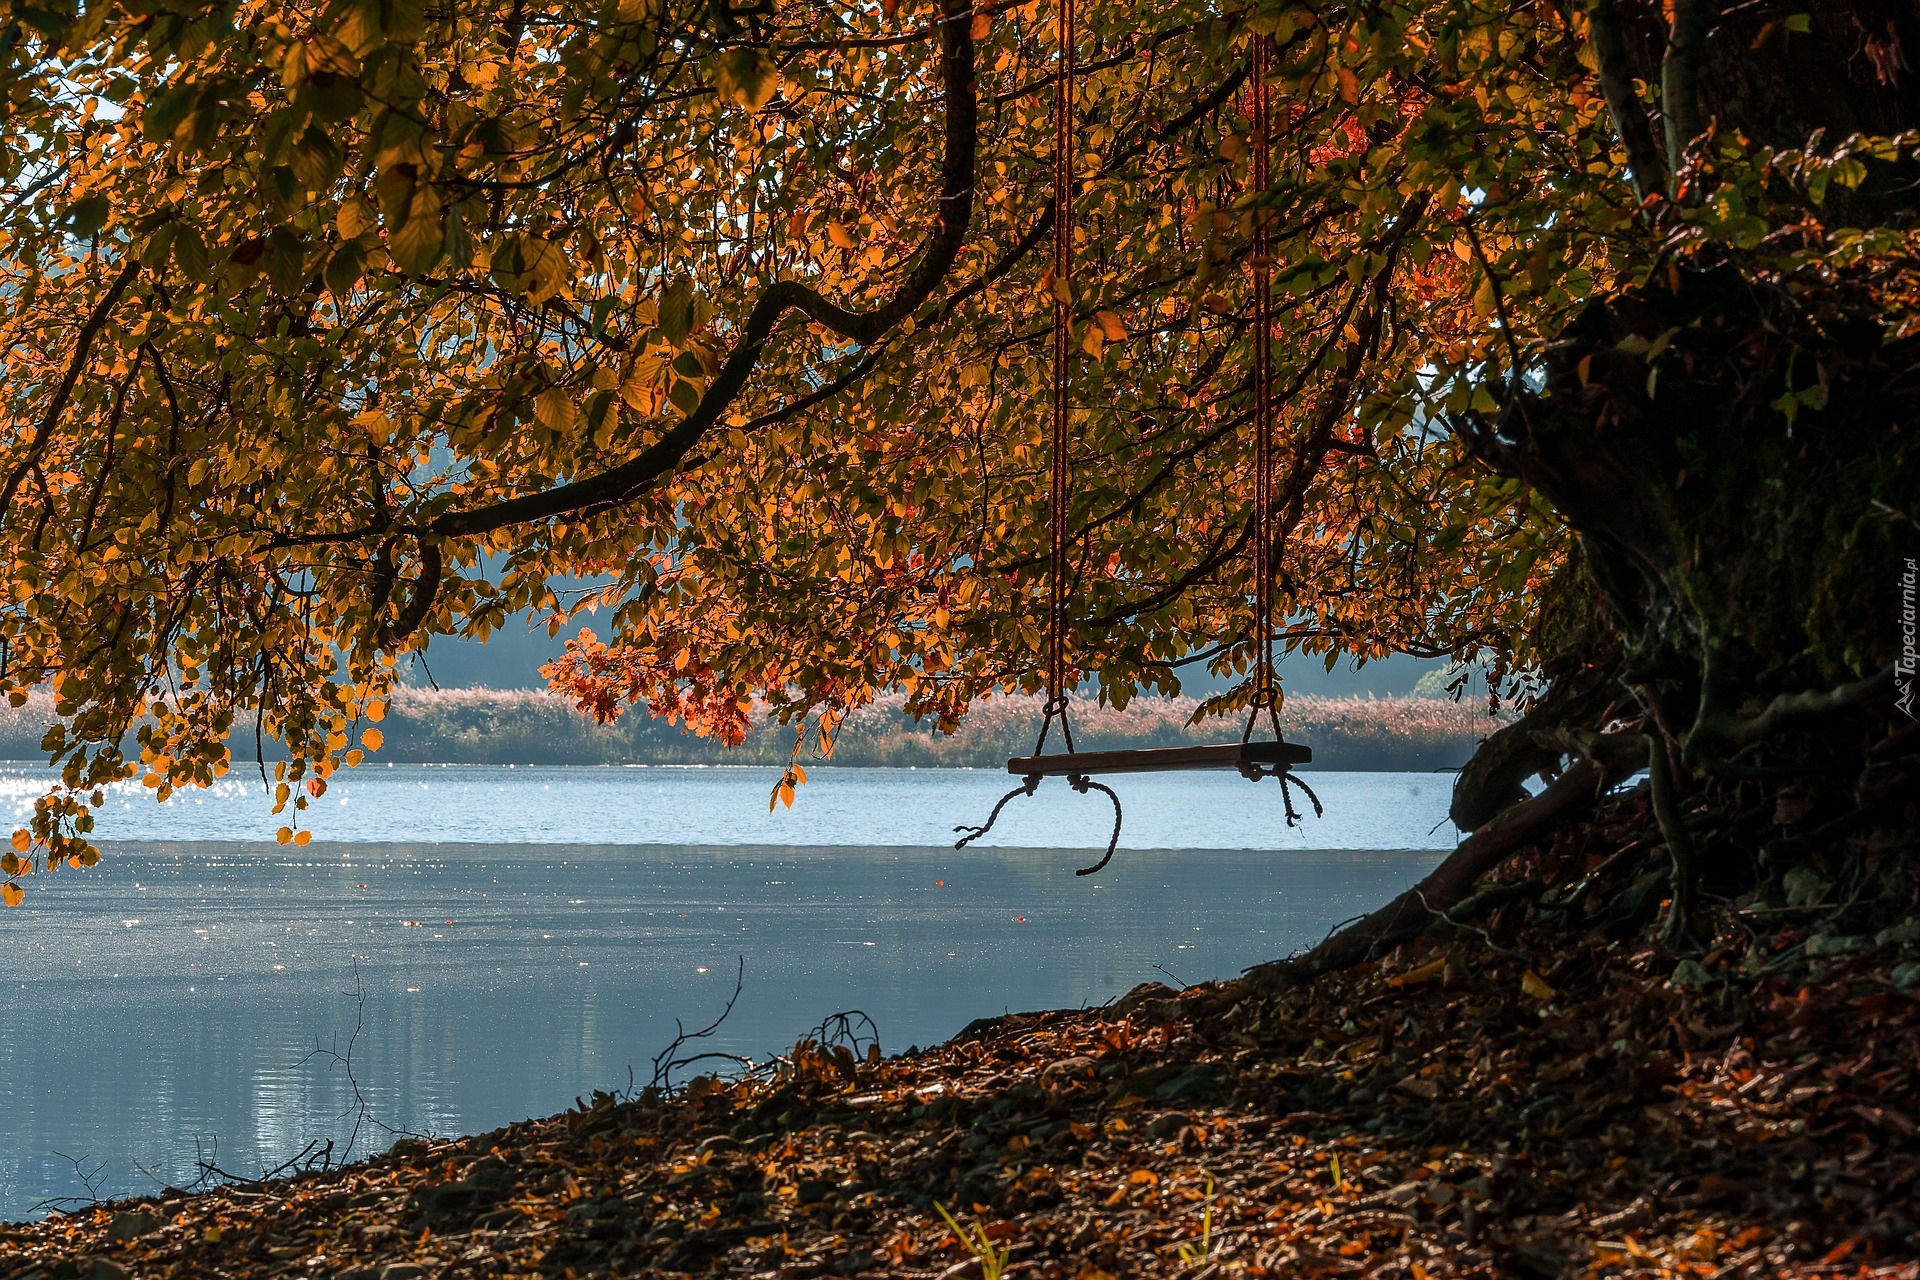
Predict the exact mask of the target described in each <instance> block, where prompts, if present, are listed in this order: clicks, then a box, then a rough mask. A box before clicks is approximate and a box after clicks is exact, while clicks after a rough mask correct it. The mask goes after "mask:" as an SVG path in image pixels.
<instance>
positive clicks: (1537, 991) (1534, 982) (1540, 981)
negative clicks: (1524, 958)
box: [1520, 969, 1559, 1000]
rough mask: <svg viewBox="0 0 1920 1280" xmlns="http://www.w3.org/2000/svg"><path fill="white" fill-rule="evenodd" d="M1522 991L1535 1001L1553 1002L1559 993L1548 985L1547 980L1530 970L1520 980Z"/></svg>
mask: <svg viewBox="0 0 1920 1280" xmlns="http://www.w3.org/2000/svg"><path fill="white" fill-rule="evenodd" d="M1520 989H1521V990H1522V991H1524V992H1526V993H1527V994H1528V995H1530V996H1532V997H1533V998H1534V999H1535V1000H1551V999H1553V998H1554V996H1556V995H1558V994H1559V993H1558V992H1556V991H1555V990H1554V989H1553V988H1552V987H1550V986H1548V985H1547V980H1546V979H1545V978H1543V977H1541V976H1540V975H1539V974H1537V973H1535V972H1534V971H1533V970H1531V969H1529V970H1527V971H1526V973H1525V974H1524V975H1523V976H1522V977H1521V979H1520Z"/></svg>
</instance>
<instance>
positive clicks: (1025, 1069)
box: [0, 913, 1920, 1280]
mask: <svg viewBox="0 0 1920 1280" xmlns="http://www.w3.org/2000/svg"><path fill="white" fill-rule="evenodd" d="M1515 914H1524V913H1515ZM1493 924H1494V925H1495V926H1496V927H1495V928H1493V929H1491V930H1477V929H1476V930H1472V931H1461V932H1459V933H1457V934H1455V935H1454V936H1453V937H1452V938H1451V939H1450V940H1447V939H1440V940H1433V939H1427V940H1417V941H1416V942H1414V943H1411V944H1407V945H1404V946H1402V947H1401V948H1400V949H1399V950H1398V951H1396V952H1394V953H1393V954H1392V955H1390V956H1388V957H1386V958H1385V959H1384V960H1382V961H1378V962H1370V963H1369V964H1366V965H1363V966H1360V967H1359V968H1357V969H1354V970H1351V971H1348V972H1345V973H1340V974H1335V975H1330V976H1326V977H1322V978H1320V979H1319V980H1317V981H1316V982H1314V983H1313V984H1312V985H1310V986H1304V987H1298V988H1294V989H1280V990H1276V989H1274V988H1273V987H1271V986H1269V985H1261V984H1258V983H1256V982H1254V981H1250V980H1242V981H1236V982H1227V983H1218V984H1203V985H1200V986H1197V987H1192V988H1189V989H1187V990H1185V991H1180V992H1176V991H1174V990H1172V989H1170V988H1167V987H1162V986H1159V985H1157V984H1154V985H1149V986H1146V987H1142V988H1139V989H1137V990H1136V991H1134V992H1133V993H1131V994H1130V995H1128V996H1127V997H1126V998H1124V999H1123V1000H1121V1001H1119V1002H1117V1003H1115V1004H1114V1005H1112V1006H1110V1007H1107V1008H1104V1009H1094V1010H1084V1011H1071V1012H1051V1013H1038V1014H1016V1015H1011V1016H1007V1017H1003V1018H997V1019H992V1020H987V1021H983V1022H982V1023H979V1024H976V1025H974V1026H972V1027H969V1028H968V1029H967V1030H966V1031H964V1032H962V1033H961V1034H960V1035H959V1036H957V1037H955V1038H954V1039H953V1040H952V1041H951V1042H949V1043H947V1044H944V1045H941V1046H938V1047H936V1048H933V1049H928V1050H925V1051H921V1052H913V1053H909V1054H906V1055H902V1056H896V1057H891V1058H882V1057H880V1056H879V1055H877V1054H867V1055H865V1056H864V1057H862V1056H857V1055H856V1054H854V1053H852V1052H844V1051H843V1052H836V1051H835V1049H834V1047H833V1046H815V1045H803V1046H802V1047H801V1048H800V1050H799V1051H797V1052H796V1053H795V1055H794V1056H793V1057H792V1058H791V1059H790V1060H788V1061H787V1062H786V1064H785V1065H784V1067H783V1068H782V1069H781V1070H780V1071H778V1072H776V1073H773V1074H772V1075H769V1076H759V1077H752V1078H748V1079H743V1080H735V1081H728V1080H723V1079H718V1078H704V1079H699V1080H695V1081H693V1082H692V1083H691V1084H690V1085H689V1086H688V1087H686V1088H684V1089H682V1090H678V1091H676V1092H674V1093H672V1094H663V1093H659V1092H651V1093H645V1094H642V1095H641V1096H639V1097H638V1098H633V1099H622V1098H619V1097H616V1096H614V1095H611V1094H604V1093H603V1094H597V1095H595V1097H594V1098H593V1100H592V1101H591V1102H589V1103H585V1104H583V1105H582V1106H581V1107H580V1108H578V1109H576V1110H573V1111H569V1112H567V1113H565V1114H563V1115H558V1116H554V1117H551V1118H548V1119H544V1120H537V1121H529V1122H525V1123H521V1124H515V1125H510V1126H508V1127H506V1128H503V1129H499V1130H496V1131H494V1132H492V1133H488V1134H482V1135H479V1136H476V1137H469V1138H458V1139H448V1140H406V1141H402V1142H400V1143H399V1144H397V1145H396V1146H395V1147H394V1148H393V1149H392V1150H391V1151H389V1152H387V1153H386V1154H385V1155H382V1156H380V1157H378V1158H376V1159H372V1160H369V1161H366V1162H365V1163H363V1164H359V1165H354V1166H349V1167H347V1168H345V1169H341V1170H337V1171H334V1172H330V1173H325V1174H319V1175H314V1176H302V1177H297V1178H292V1179H289V1180H286V1181H282V1182H277V1183H271V1184H265V1185H252V1186H247V1185H232V1186H226V1187H221V1188H217V1189H214V1190H210V1191H205V1192H201V1193H197V1194H192V1195H188V1194H185V1193H172V1192H169V1193H167V1194H166V1195H164V1196H162V1197H150V1198H146V1199H143V1200H139V1201H124V1202H119V1203H115V1204H108V1205H103V1206H97V1207H90V1208H86V1209H82V1210H80V1211H77V1212H74V1213H70V1214H61V1215H55V1216H52V1217H49V1218H47V1219H45V1220H44V1221H41V1222H37V1223H31V1224H24V1225H16V1226H12V1227H8V1228H0V1276H4V1277H6V1278H7V1280H42V1278H45V1280H66V1278H69V1277H72V1278H76V1280H80V1278H86V1280H118V1277H122V1276H130V1277H139V1278H144V1277H149V1276H151V1277H165V1278H167V1280H173V1278H175V1277H183V1276H213V1277H233V1278H234V1280H241V1278H252V1277H267V1276H322V1275H324V1276H328V1277H334V1276H339V1277H348V1278H350V1280H411V1278H412V1277H442V1276H445V1277H462V1278H464V1277H507V1276H526V1277H531V1276H541V1277H570V1278H575V1280H582V1278H585V1277H601V1276H633V1275H662V1276H677V1275H687V1276H708V1275H713V1276H741V1277H757V1278H759V1280H806V1278H811V1277H832V1276H865V1277H877V1276H902V1277H928V1278H934V1277H945V1278H946V1280H960V1278H961V1277H978V1276H980V1275H981V1263H980V1256H979V1255H980V1254H981V1253H982V1251H983V1245H985V1246H991V1248H992V1249H993V1250H994V1251H995V1253H996V1256H1006V1257H1010V1261H1008V1262H1007V1264H1006V1269H1005V1272H1004V1274H1005V1275H1007V1276H1009V1277H1014V1276H1027V1277H1036V1278H1043V1280H1104V1278H1106V1277H1132V1276H1151V1275H1165V1276H1176V1275H1180V1276H1200V1275H1206V1276H1216V1277H1224V1276H1239V1275H1244V1276H1251V1277H1265V1276H1287V1277H1296V1276H1298V1277H1312V1276H1329V1277H1332V1276H1379V1277H1396V1278H1399V1277H1406V1278H1409V1280H1442V1278H1443V1277H1488V1278H1493V1277H1530V1276H1538V1277H1555V1276H1569V1277H1602V1276H1606V1277H1612V1276H1622V1277H1625V1276H1649V1277H1651V1276H1663V1277H1669V1276H1701V1277H1732V1276H1840V1275H1846V1276H1876V1277H1904V1278H1906V1280H1916V1277H1920V1245H1917V1244H1916V1241H1915V1236H1916V1231H1917V1230H1920V1225H1917V1223H1916V1216H1917V1215H1920V1209H1917V1208H1916V1206H1920V1135H1917V1134H1916V1126H1915V1119H1914V1117H1915V1116H1916V1114H1920V1099H1917V1098H1916V1096H1915V1072H1916V1070H1917V1069H1920V1067H1917V1066H1916V1064H1920V1002H1917V1001H1916V1000H1915V999H1914V998H1913V997H1912V996H1910V995H1908V994H1905V993H1903V992H1902V991H1901V990H1899V989H1898V988H1897V987H1896V986H1895V985H1894V984H1893V983H1892V982H1891V981H1890V980H1889V979H1888V977H1887V976H1886V974H1885V973H1884V972H1883V970H1884V965H1883V964H1881V963H1880V962H1879V961H1880V960H1881V959H1884V957H1879V956H1878V955H1877V953H1876V952H1874V951H1872V950H1867V951H1862V952H1859V953H1857V954H1852V955H1848V956H1845V957H1842V958H1840V959H1839V960H1838V961H1837V962H1835V963H1833V964H1831V965H1827V966H1824V967H1823V968H1822V969H1821V971H1819V972H1818V973H1817V974H1815V973H1814V972H1812V971H1802V972H1800V973H1798V975H1797V976H1796V975H1795V974H1793V973H1791V972H1763V973H1762V974H1761V975H1760V976H1758V977H1751V976H1743V971H1742V969H1741V966H1740V965H1738V964H1737V963H1736V959H1737V958H1736V957H1733V956H1731V954H1725V955H1719V954H1709V955H1708V956H1707V957H1706V959H1705V960H1703V961H1691V962H1689V963H1692V964H1694V965H1695V968H1697V969H1698V970H1699V973H1700V977H1701V978H1704V979H1706V980H1705V981H1700V980H1699V978H1690V979H1689V980H1688V981H1686V982H1684V983H1675V982H1673V981H1670V980H1669V977H1670V976H1671V975H1673V974H1674V972H1675V966H1674V963H1673V959H1672V957H1671V956H1670V955H1666V954H1664V953H1662V952H1660V951H1658V950H1657V949H1655V948H1653V947H1651V946H1650V945H1644V944H1640V943H1634V942H1629V943H1625V944H1623V943H1619V942H1612V943H1610V942H1607V941H1605V940H1603V939H1600V938H1579V939H1574V940H1569V939H1568V937H1567V935H1566V934H1565V933H1557V932H1551V931H1548V930H1544V929H1541V928H1537V927H1529V926H1527V925H1526V924H1525V923H1524V922H1523V923H1521V924H1519V925H1517V926H1514V927H1509V928H1505V929H1500V928H1498V927H1497V926H1498V924H1499V916H1498V915H1496V917H1495V919H1494V921H1493ZM1682 976H1685V975H1682ZM841 1048H844V1046H841ZM942 1206H944V1207H945V1209H946V1211H947V1212H948V1213H951V1215H952V1218H953V1220H954V1221H957V1222H959V1223H961V1224H963V1227H964V1229H966V1230H967V1231H968V1233H969V1239H968V1240H967V1241H964V1242H963V1241H962V1240H961V1239H960V1238H958V1236H957V1235H956V1233H955V1231H954V1230H953V1229H952V1227H951V1226H950V1225H949V1224H948V1222H947V1221H945V1220H943V1219H944V1218H945V1217H946V1214H944V1213H943V1212H942V1211H941V1210H942ZM974 1231H977V1232H978V1233H979V1235H978V1237H977V1238H974V1237H973V1236H972V1232H974ZM1203 1242H1204V1248H1202V1247H1201V1246H1202V1244H1203Z"/></svg>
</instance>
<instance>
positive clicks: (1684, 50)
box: [1660, 0, 1713, 195]
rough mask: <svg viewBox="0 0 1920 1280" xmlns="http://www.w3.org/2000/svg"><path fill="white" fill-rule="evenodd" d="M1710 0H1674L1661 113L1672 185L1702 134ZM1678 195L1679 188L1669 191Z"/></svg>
mask: <svg viewBox="0 0 1920 1280" xmlns="http://www.w3.org/2000/svg"><path fill="white" fill-rule="evenodd" d="M1708 3H1709V0H1673V26H1672V27H1671V28H1670V29H1669V31H1668V32H1667V54H1666V57H1665V58H1663V59H1661V62H1660V113H1661V116H1662V118H1663V119H1664V120H1665V122H1666V129H1667V159H1668V161H1669V163H1670V165H1671V172H1670V173H1669V174H1668V175H1667V181H1668V183H1669V184H1670V185H1673V184H1677V183H1678V182H1679V180H1680V178H1679V174H1680V170H1681V168H1682V167H1683V166H1684V164H1685V163H1686V153H1687V146H1688V144H1690V143H1691V142H1692V141H1693V140H1694V139H1695V138H1697V137H1699V136H1700V131H1701V128H1702V127H1703V126H1702V125H1701V123H1700V55H1701V54H1702V53H1703V52H1704V51H1705V49H1706V44H1707V28H1708V27H1709V26H1710V25H1711V24H1712V20H1713V15H1712V14H1711V13H1710V12H1708V9H1707V5H1708ZM1669 194H1671V195H1678V194H1679V193H1678V190H1677V189H1676V190H1673V191H1670V192H1669Z"/></svg>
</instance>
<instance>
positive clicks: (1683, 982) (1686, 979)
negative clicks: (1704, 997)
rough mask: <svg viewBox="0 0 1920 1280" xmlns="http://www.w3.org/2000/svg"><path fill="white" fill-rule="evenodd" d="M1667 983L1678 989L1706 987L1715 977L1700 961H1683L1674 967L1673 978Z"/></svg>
mask: <svg viewBox="0 0 1920 1280" xmlns="http://www.w3.org/2000/svg"><path fill="white" fill-rule="evenodd" d="M1667 981H1669V982H1671V983H1673V985H1674V986H1676V987H1704V986H1707V985H1708V984H1710V983H1711V982H1712V981H1713V975H1712V974H1710V973H1708V972H1707V971H1706V968H1705V967H1704V966H1703V965H1701V963H1700V962H1699V961H1698V960H1682V961H1681V962H1680V963H1679V964H1677V965H1675V966H1673V977H1671V978H1669V979H1667Z"/></svg>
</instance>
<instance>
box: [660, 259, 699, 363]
mask: <svg viewBox="0 0 1920 1280" xmlns="http://www.w3.org/2000/svg"><path fill="white" fill-rule="evenodd" d="M660 332H661V334H662V335H663V336H665V338H666V340H667V341H668V342H670V343H672V344H673V345H674V346H676V347H677V346H679V345H680V344H681V343H683V342H685V341H686V340H687V338H688V337H689V336H691V335H692V333H693V281H691V280H689V279H687V278H686V277H685V276H680V277H677V278H676V279H675V280H674V281H673V282H672V283H671V284H669V285H668V286H667V291H666V292H665V293H663V294H661V295H660Z"/></svg>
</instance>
